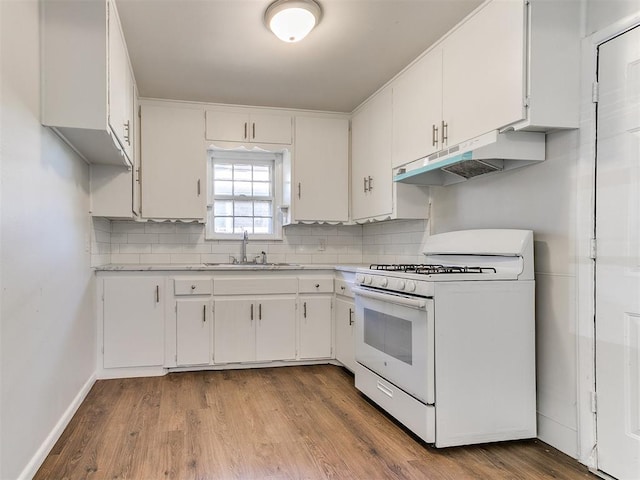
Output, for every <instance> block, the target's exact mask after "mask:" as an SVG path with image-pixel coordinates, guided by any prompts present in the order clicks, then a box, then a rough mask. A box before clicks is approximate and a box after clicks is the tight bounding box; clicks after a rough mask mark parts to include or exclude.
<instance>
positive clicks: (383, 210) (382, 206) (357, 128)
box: [351, 88, 429, 222]
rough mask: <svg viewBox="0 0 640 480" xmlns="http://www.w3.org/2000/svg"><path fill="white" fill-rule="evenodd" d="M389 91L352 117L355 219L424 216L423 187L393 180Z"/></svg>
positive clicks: (425, 190)
mask: <svg viewBox="0 0 640 480" xmlns="http://www.w3.org/2000/svg"><path fill="white" fill-rule="evenodd" d="M391 142H392V93H391V89H390V88H387V89H385V90H383V91H381V92H379V93H378V94H377V95H376V96H375V97H373V98H372V99H371V100H369V101H368V103H367V104H366V105H364V106H363V108H362V109H360V110H359V111H358V112H356V114H355V115H354V116H353V119H352V121H351V207H352V219H353V220H355V221H356V222H365V221H370V220H387V219H398V218H405V219H410V218H427V214H428V202H429V194H428V190H427V189H426V188H424V187H420V186H416V185H406V184H396V183H393V181H392V176H391V173H392V169H391Z"/></svg>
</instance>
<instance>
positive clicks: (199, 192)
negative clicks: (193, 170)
mask: <svg viewBox="0 0 640 480" xmlns="http://www.w3.org/2000/svg"><path fill="white" fill-rule="evenodd" d="M198 196H200V179H198Z"/></svg>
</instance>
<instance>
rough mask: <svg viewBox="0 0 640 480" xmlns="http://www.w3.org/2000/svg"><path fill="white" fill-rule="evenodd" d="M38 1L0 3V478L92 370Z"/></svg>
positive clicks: (75, 181)
mask: <svg viewBox="0 0 640 480" xmlns="http://www.w3.org/2000/svg"><path fill="white" fill-rule="evenodd" d="M38 8H39V4H38V2H37V1H36V0H21V1H13V0H3V1H0V22H1V23H0V35H1V37H0V46H1V47H0V48H1V51H0V59H1V60H0V61H1V64H0V75H1V86H0V102H1V107H0V108H1V110H0V112H1V113H0V122H1V126H2V138H1V148H0V155H1V176H0V178H1V181H2V191H1V198H2V199H1V205H2V212H1V222H0V228H1V241H0V246H1V250H0V265H2V271H1V275H2V287H3V289H2V300H1V304H0V306H1V310H0V317H1V322H0V325H1V326H0V341H1V343H0V365H1V372H2V374H1V378H2V383H1V387H0V388H1V392H0V419H1V422H2V428H1V433H0V453H1V465H0V478H2V479H15V478H19V477H20V475H24V476H28V477H30V475H32V474H33V473H34V471H33V468H34V467H37V466H38V464H39V462H40V461H41V460H42V458H43V457H42V455H43V454H44V455H46V453H47V451H42V450H40V448H41V447H42V446H43V444H44V445H45V446H46V445H47V441H51V440H52V439H51V438H49V440H48V436H49V435H50V434H51V432H53V431H55V430H56V425H57V424H58V422H59V421H60V420H61V418H63V415H64V414H65V412H67V413H69V412H68V411H67V410H68V409H69V407H70V406H71V405H73V402H74V400H78V398H77V396H78V394H79V393H81V392H82V391H83V389H86V387H87V386H88V385H90V384H91V383H90V382H91V379H92V376H93V374H94V372H95V367H96V365H95V358H96V353H95V334H96V332H95V319H94V296H95V295H94V281H93V273H92V271H91V269H90V256H89V243H90V239H91V229H90V225H91V223H90V219H89V216H88V213H87V212H88V210H89V196H88V186H89V170H88V166H87V165H86V164H85V163H84V162H83V161H81V160H80V159H78V158H77V157H76V156H75V155H74V154H73V153H72V152H71V151H70V149H69V148H67V147H66V146H65V145H64V144H62V142H61V141H60V140H59V139H58V138H57V137H55V136H54V135H53V134H52V132H51V131H49V130H47V129H45V128H43V127H41V126H40V123H39V116H40V112H39V105H40V96H39V81H40V71H39V41H40V39H39V28H38V26H39V17H38ZM58 427H60V425H58ZM53 440H55V438H53ZM50 446H51V445H48V447H50ZM30 462H32V463H30Z"/></svg>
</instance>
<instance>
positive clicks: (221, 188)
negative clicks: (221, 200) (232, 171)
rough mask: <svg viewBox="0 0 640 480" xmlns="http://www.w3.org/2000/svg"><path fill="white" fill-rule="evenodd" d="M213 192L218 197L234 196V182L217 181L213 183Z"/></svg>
mask: <svg viewBox="0 0 640 480" xmlns="http://www.w3.org/2000/svg"><path fill="white" fill-rule="evenodd" d="M213 190H214V193H215V194H216V195H233V182H227V181H218V180H216V181H215V182H213Z"/></svg>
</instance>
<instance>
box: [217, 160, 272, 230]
mask: <svg viewBox="0 0 640 480" xmlns="http://www.w3.org/2000/svg"><path fill="white" fill-rule="evenodd" d="M282 157H283V153H282V152H267V151H263V150H260V151H249V150H246V149H240V150H225V149H217V148H215V149H214V148H212V149H210V156H209V158H210V163H209V174H208V178H209V189H208V192H209V196H208V201H207V229H206V230H207V238H212V239H213V238H216V239H224V238H229V239H236V238H239V237H240V236H241V235H242V234H243V232H245V231H246V232H248V233H249V234H250V235H252V236H253V237H254V238H256V237H257V238H262V239H278V238H281V237H282V233H281V225H282V220H281V218H280V217H281V214H280V209H281V203H282V202H281V197H282V193H281V192H282V180H281V178H282Z"/></svg>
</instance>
